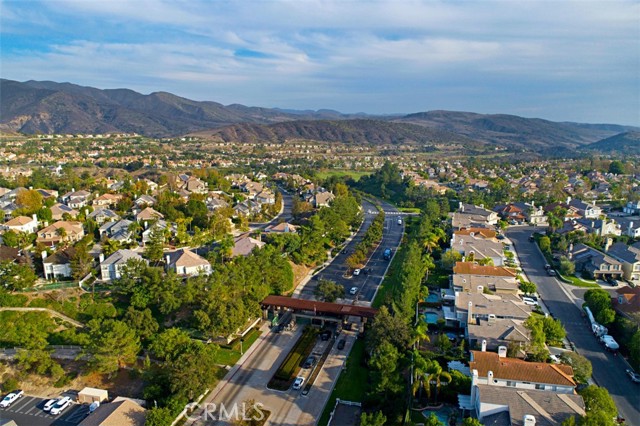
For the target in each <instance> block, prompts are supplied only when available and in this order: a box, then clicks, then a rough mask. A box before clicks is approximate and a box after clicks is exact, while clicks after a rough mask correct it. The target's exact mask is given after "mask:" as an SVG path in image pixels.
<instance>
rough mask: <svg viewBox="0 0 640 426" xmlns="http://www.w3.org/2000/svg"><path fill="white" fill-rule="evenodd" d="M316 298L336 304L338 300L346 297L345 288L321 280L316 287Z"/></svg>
mask: <svg viewBox="0 0 640 426" xmlns="http://www.w3.org/2000/svg"><path fill="white" fill-rule="evenodd" d="M315 293H316V297H318V298H320V299H321V300H323V301H325V302H335V301H336V299H338V298H341V297H344V286H342V285H340V284H336V283H335V282H333V281H329V280H320V282H319V283H318V286H317V287H316V291H315Z"/></svg>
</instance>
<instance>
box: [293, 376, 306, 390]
mask: <svg viewBox="0 0 640 426" xmlns="http://www.w3.org/2000/svg"><path fill="white" fill-rule="evenodd" d="M302 385H304V377H297V378H296V381H295V382H293V389H294V390H298V389H300V388H302Z"/></svg>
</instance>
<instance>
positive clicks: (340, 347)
mask: <svg viewBox="0 0 640 426" xmlns="http://www.w3.org/2000/svg"><path fill="white" fill-rule="evenodd" d="M346 344H347V342H346V341H345V340H344V339H340V340H339V341H338V350H342V349H344V345H346Z"/></svg>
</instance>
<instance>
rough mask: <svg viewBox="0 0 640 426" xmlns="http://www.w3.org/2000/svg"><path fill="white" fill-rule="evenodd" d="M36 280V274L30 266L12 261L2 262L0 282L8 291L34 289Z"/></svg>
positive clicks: (0, 264)
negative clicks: (0, 281)
mask: <svg viewBox="0 0 640 426" xmlns="http://www.w3.org/2000/svg"><path fill="white" fill-rule="evenodd" d="M36 279H37V276H36V273H35V272H34V270H33V268H31V266H30V265H27V264H24V263H15V262H13V261H12V260H4V261H2V262H0V280H2V283H3V284H4V287H5V288H6V289H8V290H11V291H18V290H23V289H25V288H28V287H33V285H34V284H35V282H36Z"/></svg>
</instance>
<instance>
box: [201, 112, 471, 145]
mask: <svg viewBox="0 0 640 426" xmlns="http://www.w3.org/2000/svg"><path fill="white" fill-rule="evenodd" d="M198 135H199V136H206V137H209V138H212V139H216V140H221V141H225V142H230V141H239V142H245V143H252V142H284V141H287V140H314V141H322V142H341V143H346V144H353V145H363V144H373V145H390V144H391V145H398V144H421V145H424V144H439V143H459V144H461V145H464V146H466V147H468V148H477V147H479V146H480V145H482V144H479V143H478V142H476V141H474V140H472V139H469V138H466V137H464V136H461V135H458V134H455V133H452V132H447V131H443V130H437V129H428V128H425V127H422V126H417V125H414V124H405V123H395V122H390V121H383V120H371V119H352V120H313V121H311V120H297V121H288V122H284V123H276V124H270V125H257V124H235V125H232V126H226V127H222V128H219V129H214V130H212V131H207V132H199V133H198Z"/></svg>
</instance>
